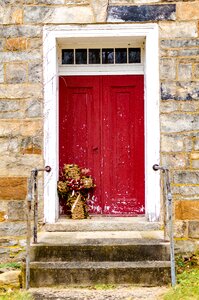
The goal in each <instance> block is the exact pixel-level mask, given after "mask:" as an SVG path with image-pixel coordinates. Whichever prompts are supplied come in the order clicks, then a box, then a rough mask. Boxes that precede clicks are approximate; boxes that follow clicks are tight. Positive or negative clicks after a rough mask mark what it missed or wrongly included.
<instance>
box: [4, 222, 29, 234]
mask: <svg viewBox="0 0 199 300" xmlns="http://www.w3.org/2000/svg"><path fill="white" fill-rule="evenodd" d="M0 232H1V235H2V236H5V237H6V236H15V237H16V236H24V235H25V234H26V223H25V222H16V223H15V222H3V223H0Z"/></svg>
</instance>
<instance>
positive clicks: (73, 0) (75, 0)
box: [65, 0, 90, 5]
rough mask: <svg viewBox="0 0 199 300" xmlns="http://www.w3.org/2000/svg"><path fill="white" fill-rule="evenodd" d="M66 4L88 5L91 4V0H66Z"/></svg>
mask: <svg viewBox="0 0 199 300" xmlns="http://www.w3.org/2000/svg"><path fill="white" fill-rule="evenodd" d="M65 4H66V5H86V4H90V1H89V0H65Z"/></svg>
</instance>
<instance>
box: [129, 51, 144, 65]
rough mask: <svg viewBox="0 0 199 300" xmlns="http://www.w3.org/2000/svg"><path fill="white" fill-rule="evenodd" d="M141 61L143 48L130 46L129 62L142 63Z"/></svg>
mask: <svg viewBox="0 0 199 300" xmlns="http://www.w3.org/2000/svg"><path fill="white" fill-rule="evenodd" d="M140 62H141V49H140V48H129V63H140Z"/></svg>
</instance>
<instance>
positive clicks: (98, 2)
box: [91, 0, 108, 22]
mask: <svg viewBox="0 0 199 300" xmlns="http://www.w3.org/2000/svg"><path fill="white" fill-rule="evenodd" d="M91 7H92V10H93V13H94V22H105V21H106V18H107V7H108V0H91Z"/></svg>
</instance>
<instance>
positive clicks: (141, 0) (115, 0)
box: [109, 0, 162, 5]
mask: <svg viewBox="0 0 199 300" xmlns="http://www.w3.org/2000/svg"><path fill="white" fill-rule="evenodd" d="M159 2H162V0H110V1H109V5H118V4H121V5H124V4H128V5H131V4H132V5H133V4H150V3H159Z"/></svg>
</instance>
